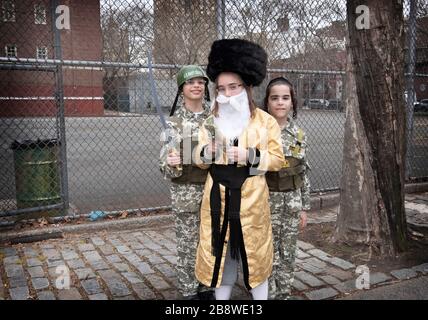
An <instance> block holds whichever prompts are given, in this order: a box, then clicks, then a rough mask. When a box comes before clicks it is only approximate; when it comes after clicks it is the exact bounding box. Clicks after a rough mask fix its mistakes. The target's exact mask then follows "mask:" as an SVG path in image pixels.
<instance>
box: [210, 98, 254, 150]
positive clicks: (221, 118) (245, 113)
mask: <svg viewBox="0 0 428 320" xmlns="http://www.w3.org/2000/svg"><path fill="white" fill-rule="evenodd" d="M216 101H217V103H218V106H219V108H218V117H214V123H215V125H216V127H217V128H218V129H219V130H220V132H221V134H222V135H223V136H225V137H226V139H228V140H227V141H228V142H230V141H232V140H233V139H234V138H239V136H240V135H241V133H242V132H243V131H244V129H245V128H246V127H247V125H248V123H249V121H250V116H251V112H250V106H249V103H248V95H247V91H246V90H243V91H242V92H241V93H240V94H238V95H236V96H232V97H226V96H224V95H219V96H218V97H217V98H216Z"/></svg>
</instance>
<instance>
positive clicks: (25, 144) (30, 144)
mask: <svg viewBox="0 0 428 320" xmlns="http://www.w3.org/2000/svg"><path fill="white" fill-rule="evenodd" d="M58 144H59V143H58V139H44V140H41V139H37V140H15V141H13V142H12V144H11V145H10V148H11V149H12V150H17V149H19V150H22V149H36V148H37V149H40V148H46V147H53V146H57V145H58Z"/></svg>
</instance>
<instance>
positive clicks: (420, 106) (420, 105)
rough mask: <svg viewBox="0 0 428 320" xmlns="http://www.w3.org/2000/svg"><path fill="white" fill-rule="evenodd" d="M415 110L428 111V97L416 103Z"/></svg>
mask: <svg viewBox="0 0 428 320" xmlns="http://www.w3.org/2000/svg"><path fill="white" fill-rule="evenodd" d="M413 111H414V112H428V99H422V100H421V101H419V102H417V103H416V104H415V105H414V109H413Z"/></svg>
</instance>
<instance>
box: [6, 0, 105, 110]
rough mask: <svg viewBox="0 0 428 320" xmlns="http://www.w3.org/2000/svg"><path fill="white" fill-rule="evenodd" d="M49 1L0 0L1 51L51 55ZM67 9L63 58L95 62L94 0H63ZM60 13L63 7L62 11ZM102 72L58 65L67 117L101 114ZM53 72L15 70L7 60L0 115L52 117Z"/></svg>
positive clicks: (96, 21) (97, 29)
mask: <svg viewBox="0 0 428 320" xmlns="http://www.w3.org/2000/svg"><path fill="white" fill-rule="evenodd" d="M50 3H51V1H49V0H42V1H40V0H39V1H33V0H20V1H16V0H2V1H1V12H0V13H1V17H0V35H1V36H0V49H2V51H1V52H0V56H2V57H18V58H38V59H46V58H47V59H53V58H54V46H53V44H54V41H53V39H54V35H53V28H52V10H51V4H50ZM60 5H65V6H67V7H68V8H69V17H70V20H69V21H70V28H69V29H60V38H61V49H62V58H63V59H64V60H89V61H100V60H101V57H102V37H101V26H100V3H99V0H86V1H83V0H73V1H71V0H64V1H61V2H60ZM61 13H63V11H62V12H61ZM102 77H103V71H102V70H100V69H98V70H94V69H88V68H83V67H67V66H65V67H64V68H63V83H64V87H63V88H64V104H65V112H66V115H68V116H98V115H102V114H103V110H104V101H103V89H102ZM54 97H55V74H54V73H53V72H47V71H35V70H28V69H26V70H21V69H20V70H17V69H16V68H15V67H13V68H12V64H10V63H8V66H7V65H6V64H4V63H3V64H2V67H1V68H0V116H1V117H35V116H54V115H55V114H56V104H55V100H54Z"/></svg>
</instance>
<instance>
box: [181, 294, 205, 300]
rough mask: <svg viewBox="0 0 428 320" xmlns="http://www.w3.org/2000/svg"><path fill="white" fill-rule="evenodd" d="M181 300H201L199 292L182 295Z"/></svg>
mask: <svg viewBox="0 0 428 320" xmlns="http://www.w3.org/2000/svg"><path fill="white" fill-rule="evenodd" d="M183 300H201V299H200V298H199V294H192V295H190V296H183Z"/></svg>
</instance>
